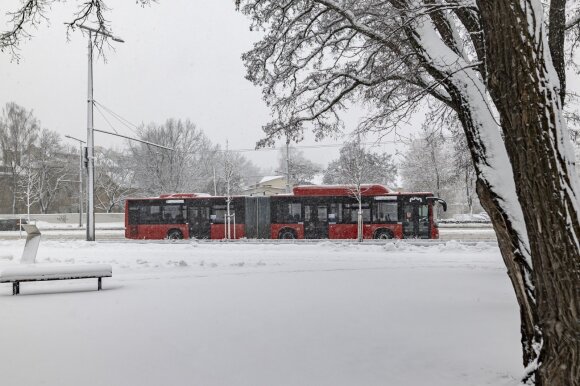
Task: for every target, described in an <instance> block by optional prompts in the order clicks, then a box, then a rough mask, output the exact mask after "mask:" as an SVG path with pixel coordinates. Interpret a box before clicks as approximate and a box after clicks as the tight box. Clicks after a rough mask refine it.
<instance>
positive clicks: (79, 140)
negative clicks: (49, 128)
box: [65, 135, 86, 143]
mask: <svg viewBox="0 0 580 386" xmlns="http://www.w3.org/2000/svg"><path fill="white" fill-rule="evenodd" d="M65 138H70V139H73V140H75V141H78V142H80V143H86V142H85V141H83V140H82V139H78V138H75V137H72V136H70V135H65Z"/></svg>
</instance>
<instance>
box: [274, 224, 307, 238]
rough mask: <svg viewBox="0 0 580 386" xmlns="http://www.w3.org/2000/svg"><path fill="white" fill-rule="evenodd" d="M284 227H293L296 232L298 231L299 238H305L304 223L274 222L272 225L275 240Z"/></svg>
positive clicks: (297, 236)
mask: <svg viewBox="0 0 580 386" xmlns="http://www.w3.org/2000/svg"><path fill="white" fill-rule="evenodd" d="M282 228H290V229H293V230H294V232H295V233H296V238H297V239H303V238H304V225H303V224H272V226H271V238H272V239H274V240H275V239H277V238H278V235H279V234H280V231H281V230H282Z"/></svg>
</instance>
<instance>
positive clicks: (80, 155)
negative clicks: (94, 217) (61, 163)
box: [65, 135, 86, 228]
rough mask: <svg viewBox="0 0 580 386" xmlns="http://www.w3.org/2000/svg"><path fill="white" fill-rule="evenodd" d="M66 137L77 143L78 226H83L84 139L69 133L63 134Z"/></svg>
mask: <svg viewBox="0 0 580 386" xmlns="http://www.w3.org/2000/svg"><path fill="white" fill-rule="evenodd" d="M65 137H66V138H70V139H72V140H75V141H77V142H78V143H79V228H82V226H83V143H86V142H85V141H83V140H81V139H78V138H75V137H71V136H70V135H65Z"/></svg>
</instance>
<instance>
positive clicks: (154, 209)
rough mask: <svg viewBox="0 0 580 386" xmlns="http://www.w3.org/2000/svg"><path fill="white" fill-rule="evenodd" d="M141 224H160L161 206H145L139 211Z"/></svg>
mask: <svg viewBox="0 0 580 386" xmlns="http://www.w3.org/2000/svg"><path fill="white" fill-rule="evenodd" d="M139 220H140V222H141V224H159V223H160V222H161V206H159V205H150V206H149V205H146V204H145V205H143V206H141V207H140V210H139Z"/></svg>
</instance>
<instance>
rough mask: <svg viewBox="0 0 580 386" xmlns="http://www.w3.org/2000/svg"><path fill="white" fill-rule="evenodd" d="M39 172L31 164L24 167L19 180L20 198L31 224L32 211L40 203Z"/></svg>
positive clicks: (28, 163)
mask: <svg viewBox="0 0 580 386" xmlns="http://www.w3.org/2000/svg"><path fill="white" fill-rule="evenodd" d="M38 180H39V176H38V171H37V170H36V169H35V168H34V167H33V165H32V164H31V163H30V162H27V163H25V164H24V165H23V166H22V172H21V175H20V178H19V179H18V198H19V199H20V200H21V201H22V202H23V203H24V206H25V207H26V219H27V220H28V222H30V209H31V208H32V207H33V206H34V205H35V204H37V203H38V202H39V200H40V197H39V195H38V190H37V186H38Z"/></svg>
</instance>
